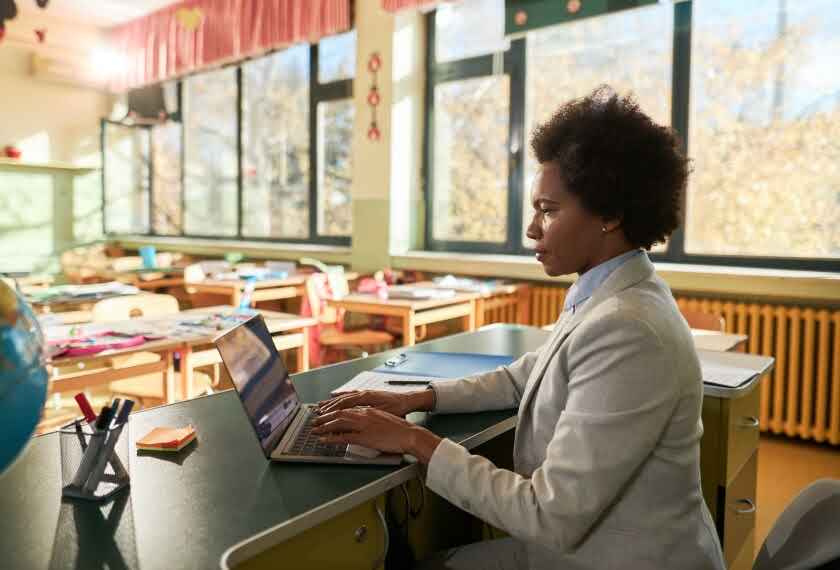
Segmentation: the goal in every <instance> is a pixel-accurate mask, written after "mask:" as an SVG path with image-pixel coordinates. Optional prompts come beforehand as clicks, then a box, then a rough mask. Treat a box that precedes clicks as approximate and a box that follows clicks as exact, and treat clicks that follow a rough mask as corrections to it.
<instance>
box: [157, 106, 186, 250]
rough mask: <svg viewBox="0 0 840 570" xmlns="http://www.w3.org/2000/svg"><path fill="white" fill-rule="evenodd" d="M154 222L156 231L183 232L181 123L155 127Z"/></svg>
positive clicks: (159, 232) (167, 232)
mask: <svg viewBox="0 0 840 570" xmlns="http://www.w3.org/2000/svg"><path fill="white" fill-rule="evenodd" d="M151 135H152V165H153V167H152V171H153V179H152V200H153V204H154V205H155V207H154V211H153V212H152V224H153V229H154V232H155V233H156V234H159V235H179V234H180V233H181V229H182V228H183V211H182V209H181V156H182V155H181V125H180V124H179V123H176V122H167V123H164V124H162V125H155V126H154V127H152V133H151Z"/></svg>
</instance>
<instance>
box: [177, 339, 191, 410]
mask: <svg viewBox="0 0 840 570" xmlns="http://www.w3.org/2000/svg"><path fill="white" fill-rule="evenodd" d="M180 352H181V385H180V386H179V387H178V392H179V397H180V398H181V399H183V400H189V399H190V398H192V396H193V394H194V392H195V386H194V384H195V382H194V381H193V379H194V378H195V374H194V373H193V364H192V352H193V350H192V347H191V346H190V345H188V344H185V345H184V347H183V348H182V349H181V351H180Z"/></svg>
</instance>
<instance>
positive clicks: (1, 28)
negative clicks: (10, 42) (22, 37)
mask: <svg viewBox="0 0 840 570" xmlns="http://www.w3.org/2000/svg"><path fill="white" fill-rule="evenodd" d="M5 37H6V26H5V25H4V24H0V42H2V41H3V38H5Z"/></svg>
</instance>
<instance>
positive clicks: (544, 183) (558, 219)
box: [526, 163, 604, 276]
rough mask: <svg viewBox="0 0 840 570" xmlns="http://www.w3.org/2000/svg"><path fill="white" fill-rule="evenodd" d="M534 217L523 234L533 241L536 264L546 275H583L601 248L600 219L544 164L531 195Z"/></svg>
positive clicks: (602, 237)
mask: <svg viewBox="0 0 840 570" xmlns="http://www.w3.org/2000/svg"><path fill="white" fill-rule="evenodd" d="M531 203H532V204H533V206H534V217H533V218H532V219H531V223H530V224H529V225H528V230H527V232H526V233H527V235H528V237H529V238H531V239H532V240H534V241H535V242H536V245H535V249H536V257H537V261H539V262H540V263H542V265H543V269H545V272H546V274H548V275H551V276H555V275H568V274H570V273H584V272H586V271H587V270H589V269H590V268H591V267H593V266H594V264H593V260H595V259H597V258H598V257H599V255H600V252H601V249H602V248H603V241H604V233H603V231H602V229H601V228H602V227H603V225H604V220H602V219H601V218H600V217H598V216H595V215H593V214H591V213H589V212H588V211H587V210H586V209H585V208H584V207H583V205H582V204H581V203H580V200H578V198H577V196H575V195H574V194H572V193H571V192H569V191H568V190H566V187H565V184H564V183H563V180H562V178H561V177H560V172H559V168H558V167H557V166H554V165H552V164H550V163H549V164H544V165H543V166H542V168H541V170H540V173H539V174H538V175H537V180H536V182H535V184H534V190H533V193H532V195H531Z"/></svg>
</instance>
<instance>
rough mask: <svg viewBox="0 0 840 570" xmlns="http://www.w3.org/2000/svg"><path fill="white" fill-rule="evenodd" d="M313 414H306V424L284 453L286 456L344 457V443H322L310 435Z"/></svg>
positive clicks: (345, 448)
mask: <svg viewBox="0 0 840 570" xmlns="http://www.w3.org/2000/svg"><path fill="white" fill-rule="evenodd" d="M314 419H315V414H312V413H307V415H306V423H304V424H303V427H302V428H301V429H300V431H299V432H298V435H297V437H296V438H295V441H294V443H293V444H292V446H291V447H290V448H289V449H288V450H287V451H286V454H287V455H309V456H312V455H315V456H319V457H344V455H345V453H346V452H347V444H346V443H323V442H321V441H320V440H319V439H318V435H317V434H314V433H312V427H313V425H312V420H314Z"/></svg>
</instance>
